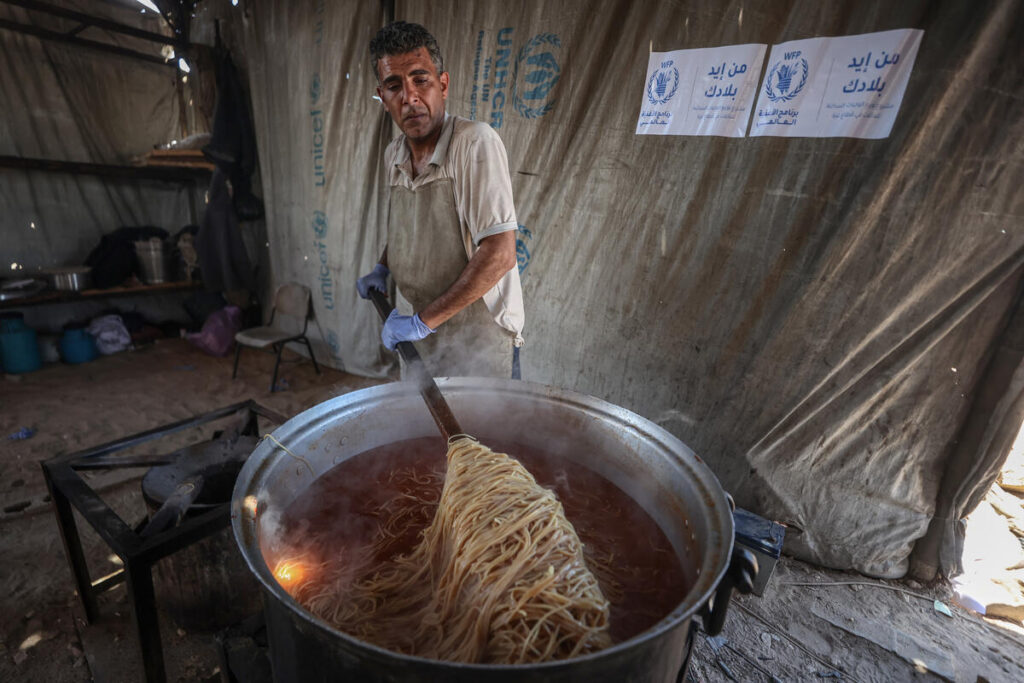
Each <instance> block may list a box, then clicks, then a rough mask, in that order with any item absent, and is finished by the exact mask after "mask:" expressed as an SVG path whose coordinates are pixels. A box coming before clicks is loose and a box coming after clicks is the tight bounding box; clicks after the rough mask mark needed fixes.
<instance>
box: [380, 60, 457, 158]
mask: <svg viewBox="0 0 1024 683" xmlns="http://www.w3.org/2000/svg"><path fill="white" fill-rule="evenodd" d="M377 75H378V76H380V86H378V88H377V95H378V96H379V97H380V99H381V101H382V102H383V103H384V106H385V107H386V108H387V110H388V113H389V114H391V118H392V119H393V120H394V122H395V123H397V124H398V127H399V128H401V129H402V132H403V133H405V135H406V137H408V138H409V139H410V140H412V141H414V142H420V141H427V140H429V139H430V137H431V136H432V135H433V134H434V133H436V132H437V131H438V130H440V128H441V124H442V123H444V101H445V100H446V99H448V72H447V71H446V72H444V73H442V74H438V73H437V67H436V66H434V62H432V61H431V60H430V53H429V52H427V49H426V48H425V47H418V48H416V49H415V50H413V51H412V52H406V53H403V54H400V55H394V56H391V55H384V56H383V57H381V58H380V60H379V61H378V62H377Z"/></svg>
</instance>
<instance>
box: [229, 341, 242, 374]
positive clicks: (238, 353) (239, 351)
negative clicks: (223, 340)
mask: <svg viewBox="0 0 1024 683" xmlns="http://www.w3.org/2000/svg"><path fill="white" fill-rule="evenodd" d="M241 355H242V345H241V344H239V343H238V342H235V369H234V370H232V371H231V379H234V378H235V377H236V376H237V375H238V357H239V356H241Z"/></svg>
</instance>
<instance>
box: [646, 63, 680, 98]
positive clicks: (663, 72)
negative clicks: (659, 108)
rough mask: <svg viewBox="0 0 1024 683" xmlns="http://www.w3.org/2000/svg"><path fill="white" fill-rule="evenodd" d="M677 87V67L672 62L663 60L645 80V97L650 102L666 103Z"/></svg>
mask: <svg viewBox="0 0 1024 683" xmlns="http://www.w3.org/2000/svg"><path fill="white" fill-rule="evenodd" d="M669 69H671V71H669ZM678 89H679V69H677V68H675V67H674V66H672V62H664V63H663V64H662V65H661V67H660V68H659V69H658V70H657V71H655V72H654V73H653V74H651V79H650V80H649V81H647V99H648V100H649V101H650V103H651V104H667V103H668V101H669V100H671V99H672V98H673V97H675V94H676V90H678Z"/></svg>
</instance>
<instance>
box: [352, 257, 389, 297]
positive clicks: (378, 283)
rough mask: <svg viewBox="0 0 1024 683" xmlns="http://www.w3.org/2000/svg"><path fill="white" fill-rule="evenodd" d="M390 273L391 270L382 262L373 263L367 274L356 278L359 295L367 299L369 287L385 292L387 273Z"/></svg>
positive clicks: (386, 288) (386, 291)
mask: <svg viewBox="0 0 1024 683" xmlns="http://www.w3.org/2000/svg"><path fill="white" fill-rule="evenodd" d="M390 274H391V271H390V270H388V267H387V266H385V265H384V264H383V263H378V264H377V265H375V266H374V267H373V270H371V271H370V272H369V273H368V274H366V275H364V276H362V277H361V278H359V279H358V280H356V289H357V290H358V291H359V296H361V297H363V298H364V299H369V298H370V290H371V289H376V290H377V291H379V292H383V293H384V294H387V293H388V275H390Z"/></svg>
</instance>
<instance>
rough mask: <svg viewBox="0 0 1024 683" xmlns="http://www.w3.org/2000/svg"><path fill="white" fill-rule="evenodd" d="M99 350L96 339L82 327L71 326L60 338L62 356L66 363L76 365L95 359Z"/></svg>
mask: <svg viewBox="0 0 1024 683" xmlns="http://www.w3.org/2000/svg"><path fill="white" fill-rule="evenodd" d="M97 355H99V352H98V351H97V350H96V340H95V339H93V338H92V335H91V334H89V333H88V332H86V331H85V329H84V328H82V327H69V328H68V329H66V330H64V335H63V336H62V337H61V338H60V356H61V358H63V359H64V362H65V363H69V364H71V365H75V364H77V363H88V362H89V361H91V360H95V359H96V356H97Z"/></svg>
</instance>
